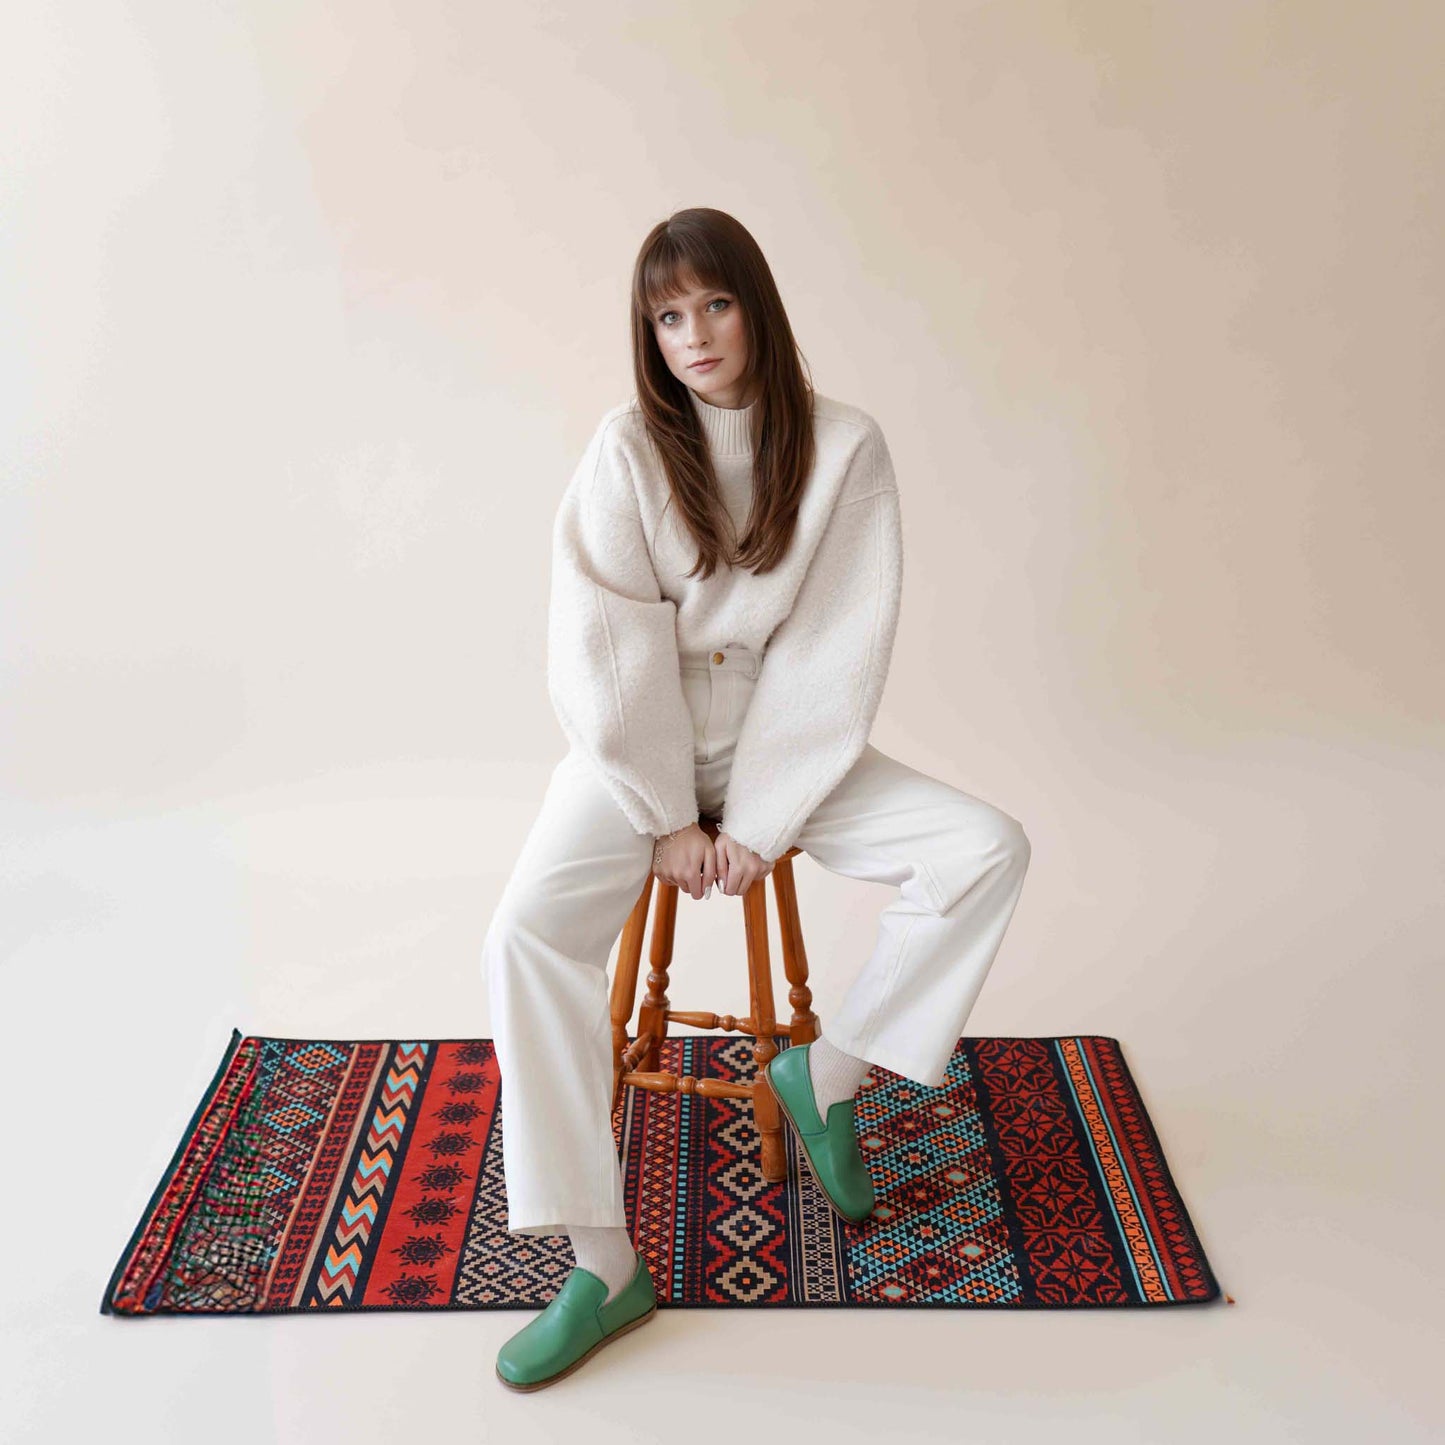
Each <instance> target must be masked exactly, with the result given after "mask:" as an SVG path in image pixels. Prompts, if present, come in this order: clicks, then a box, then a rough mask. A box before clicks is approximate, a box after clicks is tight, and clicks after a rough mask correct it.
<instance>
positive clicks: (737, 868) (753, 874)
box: [716, 832, 773, 897]
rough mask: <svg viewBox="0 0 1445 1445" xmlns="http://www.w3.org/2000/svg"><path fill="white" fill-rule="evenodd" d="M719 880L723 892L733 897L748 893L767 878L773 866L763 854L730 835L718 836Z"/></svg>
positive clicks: (722, 834)
mask: <svg viewBox="0 0 1445 1445" xmlns="http://www.w3.org/2000/svg"><path fill="white" fill-rule="evenodd" d="M716 851H717V878H718V882H719V883H720V884H721V885H722V891H723V892H724V893H728V894H731V895H733V896H734V897H736V896H738V895H739V894H742V893H746V892H747V891H748V889H749V888H751V887H752V886H753V884H754V883H756V882H757V881H758V879H759V878H766V877H767V876H768V874H769V873H771V872H772V871H773V865H772V864H771V863H769V862H768V860H767V859H766V858H764V857H762V856H761V854H758V853H754V852H753V850H752V849H751V848H749V847H746V846H745V845H744V844H742V843H739V842H738V840H737V839H736V838H734V837H733V836H732V834H730V833H723V832H719V833H718V835H717V850H716Z"/></svg>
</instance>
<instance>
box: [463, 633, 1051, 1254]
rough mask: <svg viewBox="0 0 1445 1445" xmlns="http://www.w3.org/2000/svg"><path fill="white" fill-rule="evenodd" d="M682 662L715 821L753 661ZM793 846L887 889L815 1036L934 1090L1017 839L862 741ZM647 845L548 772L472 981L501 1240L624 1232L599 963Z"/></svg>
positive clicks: (1009, 898) (592, 782) (990, 944)
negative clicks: (480, 997) (858, 959)
mask: <svg viewBox="0 0 1445 1445" xmlns="http://www.w3.org/2000/svg"><path fill="white" fill-rule="evenodd" d="M719 658H720V660H718V661H715V660H714V659H719ZM681 663H682V683H683V692H684V695H685V696H686V698H687V701H688V707H689V710H690V711H691V713H692V718H693V741H694V758H695V762H696V766H697V787H698V802H699V806H700V809H701V811H702V812H704V813H708V814H712V815H718V814H720V813H721V812H722V803H723V799H724V795H725V792H726V788H727V779H728V775H729V771H730V768H731V763H732V754H733V747H734V745H735V743H736V741H737V735H738V731H739V729H740V728H741V726H742V720H743V717H744V716H745V714H746V711H747V705H748V702H749V699H750V697H751V694H752V690H753V687H754V684H755V680H756V678H757V675H758V668H759V666H760V664H761V655H760V654H758V653H756V652H754V651H752V650H750V649H748V648H743V647H728V648H724V649H722V650H721V651H720V652H713V653H697V654H693V653H684V654H683V655H682V658H681ZM796 842H797V846H798V847H799V848H801V849H802V850H803V851H804V852H806V853H807V854H808V855H809V856H810V857H812V858H815V859H816V860H817V861H818V862H819V863H821V864H822V865H823V867H825V868H827V869H829V870H830V871H832V872H834V873H837V874H840V875H843V876H846V877H849V878H859V879H865V880H868V881H870V882H874V883H887V884H892V885H894V886H895V887H896V888H897V889H898V893H897V896H896V897H895V898H893V899H892V900H891V901H890V902H889V903H888V904H887V905H886V906H885V907H884V908H883V910H882V912H881V914H880V917H879V926H878V935H877V939H876V942H875V943H874V945H873V949H872V952H871V954H870V956H869V957H868V959H867V961H866V962H865V963H864V964H863V966H862V968H861V970H860V971H859V973H858V975H857V977H856V978H855V979H854V981H853V983H852V985H851V986H850V987H849V989H848V990H847V992H846V994H845V995H844V998H843V1001H842V1003H841V1005H840V1007H839V1008H838V1010H837V1011H836V1013H834V1014H832V1015H830V1016H829V1017H827V1018H825V1019H823V1021H822V1023H823V1034H824V1036H825V1037H826V1038H827V1039H828V1040H829V1041H830V1042H831V1043H833V1044H834V1045H836V1046H837V1047H838V1048H840V1049H842V1050H844V1051H845V1052H846V1053H849V1054H853V1055H855V1056H856V1057H858V1058H860V1059H865V1060H867V1061H868V1062H869V1063H871V1064H879V1065H881V1066H882V1067H883V1068H886V1069H889V1070H892V1071H893V1072H894V1073H897V1074H901V1075H903V1076H904V1077H906V1078H909V1079H912V1080H913V1081H914V1082H916V1083H918V1084H922V1085H925V1086H928V1087H937V1086H939V1085H941V1084H942V1083H943V1082H944V1080H945V1077H946V1071H947V1068H948V1063H949V1060H950V1059H951V1058H952V1056H953V1052H954V1048H955V1045H956V1044H957V1042H958V1040H959V1038H960V1037H961V1036H962V1033H963V1027H964V1023H965V1021H966V1020H967V1018H968V1015H969V1013H970V1011H971V1010H972V1008H973V1004H974V1000H975V999H976V998H977V996H978V993H979V990H980V989H981V988H982V987H983V982H984V978H985V977H986V975H987V973H988V970H989V968H990V966H991V965H992V963H993V960H994V957H995V955H996V954H997V952H998V949H999V945H1000V944H1001V943H1002V941H1003V936H1004V931H1005V929H1006V928H1007V927H1008V924H1009V920H1010V919H1011V917H1012V916H1013V912H1014V907H1015V905H1016V904H1017V902H1018V898H1019V894H1020V891H1021V890H1022V888H1023V881H1024V874H1025V871H1026V870H1027V868H1028V863H1029V853H1030V847H1029V841H1028V838H1027V836H1026V835H1025V833H1024V830H1023V828H1022V826H1021V825H1020V824H1019V823H1018V822H1017V820H1015V819H1014V818H1012V817H1010V816H1009V815H1008V814H1007V813H1005V812H1003V811H1002V810H1000V809H999V808H997V807H994V806H993V805H992V804H990V803H986V802H984V801H982V800H981V799H979V798H975V797H972V796H970V795H969V794H968V793H965V792H962V791H961V790H960V789H958V788H955V787H953V786H951V785H950V784H948V783H944V782H941V781H939V780H938V779H936V778H932V777H929V776H928V775H927V774H926V773H922V772H919V771H917V770H916V769H914V768H910V767H908V766H907V765H906V764H904V763H901V762H898V761H897V760H896V759H894V758H891V757H888V756H887V755H886V754H884V753H882V752H880V751H878V749H876V748H874V747H873V746H872V745H871V744H870V745H867V746H866V747H865V748H864V751H863V754H862V756H861V757H860V758H859V759H858V761H857V762H856V763H855V764H854V766H853V767H852V768H851V769H850V770H849V771H848V773H847V774H846V775H845V776H844V778H843V780H842V782H840V783H839V784H838V786H837V787H836V788H835V789H834V790H833V791H832V792H831V793H830V794H829V795H828V796H827V797H826V798H825V799H824V800H823V802H822V803H821V804H819V806H818V807H817V808H816V809H815V810H814V812H813V813H812V814H811V815H810V816H809V818H808V821H807V823H806V824H805V825H804V828H803V831H802V833H801V834H800V835H799V836H798V838H797V840H796ZM652 848H653V840H652V839H651V838H650V837H647V836H644V835H642V834H639V833H637V832H635V831H634V830H633V828H632V825H631V824H630V823H629V822H628V820H627V818H626V816H625V815H624V814H623V812H622V810H621V809H620V808H619V807H618V806H617V803H616V802H615V800H614V799H613V797H612V795H611V794H610V793H609V792H608V790H607V788H606V786H605V785H604V784H603V782H602V781H601V779H600V778H599V777H598V776H597V775H596V773H595V772H594V770H593V768H592V765H591V764H590V762H589V761H588V760H587V759H586V758H585V756H584V755H582V754H581V753H579V752H577V751H576V750H575V749H574V750H572V751H570V752H568V753H567V755H566V756H565V757H563V759H562V761H561V762H560V763H558V764H557V766H556V768H555V769H554V771H553V773H552V777H551V780H550V782H549V784H548V786H547V790H546V793H545V795H544V797H543V799H542V805H541V808H540V811H539V812H538V814H537V818H536V821H535V822H534V824H533V826H532V828H531V831H530V832H529V833H528V835H527V838H526V841H525V842H524V843H523V845H522V849H521V852H520V854H519V855H518V858H517V861H516V863H515V865H514V867H513V870H512V874H511V877H510V878H509V880H508V882H507V884H506V887H505V888H504V890H503V893H502V896H501V899H500V901H499V902H498V905H497V907H496V909H495V911H494V913H493V915H492V919H491V923H490V925H489V927H488V929H487V934H486V938H485V940H484V942H483V945H482V969H483V973H484V976H485V978H486V983H487V991H488V999H489V1003H490V1009H491V1024H492V1037H493V1044H494V1047H495V1050H496V1057H497V1063H498V1066H499V1069H500V1072H501V1080H502V1163H503V1169H504V1172H505V1175H506V1186H507V1215H508V1218H507V1223H508V1229H509V1231H510V1232H511V1233H513V1234H531V1235H551V1234H564V1233H566V1232H567V1229H568V1226H570V1225H579V1226H580V1225H594V1226H596V1225H618V1226H623V1227H625V1226H626V1224H627V1217H626V1213H625V1209H624V1203H623V1187H622V1174H621V1168H620V1165H619V1161H618V1158H617V1146H616V1143H615V1141H614V1139H613V1135H612V1065H613V1060H612V1023H611V1014H610V999H609V994H610V985H609V980H608V974H607V966H608V961H609V958H610V956H611V951H612V947H613V945H614V944H615V943H616V942H617V940H618V936H619V934H620V933H621V930H622V925H623V924H624V923H625V922H626V921H627V917H628V915H629V913H631V911H632V908H633V906H634V904H635V903H636V902H637V898H638V894H639V892H640V891H641V889H642V885H643V883H644V882H645V881H646V879H647V875H648V873H649V871H650V870H651V867H652ZM755 886H758V887H762V886H764V883H763V882H759V883H758V884H757V885H755ZM714 906H715V905H714Z"/></svg>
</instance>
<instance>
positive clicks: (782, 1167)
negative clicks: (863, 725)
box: [611, 814, 819, 1184]
mask: <svg viewBox="0 0 1445 1445" xmlns="http://www.w3.org/2000/svg"><path fill="white" fill-rule="evenodd" d="M720 821H721V820H720V819H718V818H715V817H711V816H709V815H707V814H704V815H703V816H702V817H700V818H699V819H698V825H699V826H700V827H701V828H702V830H703V831H704V832H705V833H706V834H707V835H708V837H709V838H711V839H712V840H713V841H714V842H716V841H717V834H718V827H719V823H720ZM801 851H802V850H801V849H800V848H796V847H794V848H789V849H788V851H787V852H786V853H784V854H782V855H781V856H780V857H779V858H777V859H776V860H775V861H774V863H773V871H772V872H771V873H770V874H769V875H768V877H770V878H771V879H772V880H773V896H774V898H775V899H776V901H777V905H778V923H779V933H780V936H781V938H782V944H783V967H784V970H785V971H786V973H787V978H788V984H789V988H788V1002H789V1004H791V1006H792V1018H791V1020H790V1021H789V1022H788V1023H787V1024H786V1025H784V1026H782V1027H781V1028H780V1026H779V1024H778V1021H777V1019H776V1017H775V1016H774V1011H773V1010H774V1005H773V968H772V959H771V955H770V952H769V947H768V895H767V888H766V884H767V881H768V879H767V878H760V879H758V880H757V882H755V883H753V884H752V885H751V886H750V887H749V888H748V889H747V891H746V892H745V893H744V894H743V895H742V899H741V901H742V906H743V922H744V926H745V928H746V931H747V957H748V1014H747V1017H746V1018H737V1017H735V1016H734V1015H732V1014H718V1013H712V1012H707V1011H701V1010H686V1009H674V1008H670V1007H669V1006H668V1005H669V1000H668V997H667V989H668V984H669V982H670V980H669V978H668V970H669V969H670V967H671V965H672V948H673V940H674V937H675V933H676V926H677V893H678V889H677V885H676V884H675V883H664V882H662V881H661V880H659V879H658V878H657V877H656V875H655V874H653V873H652V872H650V871H649V873H648V875H647V878H646V880H645V881H644V883H643V885H642V891H641V892H640V893H639V894H638V897H637V902H636V903H635V904H634V905H633V908H632V912H631V914H630V915H629V916H628V919H627V922H626V923H625V924H624V925H623V928H622V938H621V944H620V946H619V949H618V955H617V973H616V976H615V977H614V978H613V981H612V994H611V1012H612V1058H613V1067H612V1106H613V1108H614V1109H616V1107H617V1103H618V1101H619V1100H620V1098H621V1097H622V1090H623V1089H624V1088H628V1087H630V1088H634V1089H651V1090H653V1091H655V1092H657V1093H678V1094H701V1095H703V1096H704V1097H705V1098H713V1099H716V1098H732V1099H751V1100H752V1102H753V1119H754V1122H755V1123H756V1125H757V1129H758V1133H759V1135H760V1136H761V1140H762V1160H761V1167H762V1174H763V1178H764V1179H766V1180H767V1181H768V1182H769V1183H771V1184H775V1183H777V1182H778V1181H779V1180H781V1179H785V1178H786V1177H787V1173H788V1163H787V1153H786V1151H785V1150H784V1147H783V1121H782V1116H781V1114H780V1113H779V1111H778V1101H777V1099H776V1098H775V1097H774V1095H773V1091H772V1089H771V1088H770V1087H769V1086H768V1082H767V1078H766V1076H765V1075H764V1072H763V1070H764V1067H765V1066H766V1065H767V1063H768V1061H769V1060H770V1059H772V1058H774V1057H776V1055H777V1053H778V1046H777V1045H776V1044H775V1043H774V1042H773V1036H774V1035H775V1034H777V1033H779V1032H783V1033H786V1034H787V1035H788V1038H789V1040H790V1041H791V1042H792V1043H794V1044H809V1043H812V1042H813V1041H814V1040H815V1039H816V1038H817V1037H818V1034H819V1023H818V1016H817V1014H815V1013H814V1012H813V993H812V990H811V989H810V988H809V987H808V958H807V953H806V951H805V950H804V948H803V930H802V925H801V922H800V920H799V917H798V895H797V891H796V889H795V887H794V883H793V859H794V858H795V857H797V855H798V854H799V853H800V852H801ZM654 884H656V888H654V886H653V885H654ZM654 896H655V901H654ZM649 904H651V912H652V941H651V948H650V950H649V953H648V961H649V963H650V964H651V971H650V972H649V973H648V975H647V994H646V996H645V997H644V998H643V1000H642V1007H641V1008H640V1009H639V1010H638V1015H637V1030H636V1037H635V1038H633V1039H631V1040H630V1041H629V1037H628V1035H629V1025H630V1023H631V1020H632V1010H633V1006H634V1004H635V1003H636V1000H637V974H638V969H639V965H640V964H641V960H642V946H643V942H644V939H645V937H646V934H647V918H648V911H649ZM673 1020H676V1021H677V1022H678V1023H680V1024H686V1025H688V1026H689V1027H691V1028H696V1029H711V1030H725V1031H730V1032H736V1033H745V1034H751V1035H752V1036H753V1059H754V1061H755V1063H756V1065H757V1067H756V1071H755V1077H754V1082H753V1083H751V1084H737V1083H733V1082H731V1081H729V1080H727V1079H698V1078H694V1077H693V1076H692V1075H691V1074H682V1075H679V1074H673V1073H668V1072H667V1071H666V1070H663V1069H661V1068H659V1064H660V1063H661V1045H662V1041H663V1040H664V1039H665V1038H666V1037H667V1026H668V1024H669V1023H670V1022H671V1021H673Z"/></svg>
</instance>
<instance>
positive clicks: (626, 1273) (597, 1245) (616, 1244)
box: [567, 1224, 637, 1304]
mask: <svg viewBox="0 0 1445 1445" xmlns="http://www.w3.org/2000/svg"><path fill="white" fill-rule="evenodd" d="M567 1238H568V1239H570V1240H571V1241H572V1252H573V1253H574V1254H575V1255H576V1256H577V1263H578V1264H580V1265H581V1266H582V1268H583V1269H586V1270H590V1271H591V1272H592V1273H593V1274H595V1275H596V1276H597V1278H598V1279H600V1280H601V1281H602V1282H603V1284H605V1285H606V1286H607V1299H608V1300H610V1299H613V1298H615V1297H616V1296H617V1294H618V1293H619V1292H620V1291H621V1290H622V1289H623V1288H624V1287H625V1286H626V1285H628V1284H629V1283H630V1282H631V1280H632V1276H633V1275H634V1274H635V1273H636V1272H637V1251H636V1250H634V1249H633V1247H632V1237H631V1235H629V1234H628V1232H627V1231H626V1230H625V1229H624V1228H623V1227H622V1226H621V1225H620V1224H619V1225H610V1226H609V1225H602V1226H598V1227H596V1228H593V1227H592V1226H590V1225H574V1224H569V1225H568V1226H567ZM606 1302H607V1301H606V1300H604V1301H603V1303H604V1304H605V1303H606Z"/></svg>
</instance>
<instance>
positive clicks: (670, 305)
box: [652, 288, 748, 408]
mask: <svg viewBox="0 0 1445 1445" xmlns="http://www.w3.org/2000/svg"><path fill="white" fill-rule="evenodd" d="M652 332H653V335H654V336H656V337H657V345H658V349H659V350H660V351H661V352H662V355H663V357H664V359H665V360H666V362H667V365H668V368H669V369H670V370H671V372H672V374H673V375H674V376H675V377H677V378H678V379H679V380H680V381H681V382H682V383H683V384H684V385H685V386H689V387H691V388H692V390H693V391H695V392H696V393H697V394H698V396H700V397H701V398H702V399H703V400H704V401H706V402H710V403H711V404H712V405H713V406H725V407H729V408H733V407H740V406H742V405H744V397H743V377H744V376H745V374H746V372H747V367H748V343H747V337H746V336H745V335H744V333H743V314H742V311H741V310H740V308H739V306H738V299H737V297H736V296H734V295H733V294H732V292H731V291H712V290H706V289H702V288H697V289H694V290H691V291H686V292H684V293H682V294H681V295H678V296H672V297H669V298H668V300H666V301H664V302H662V303H661V304H660V305H659V306H658V307H656V309H655V310H654V311H653V313H652ZM704 359H707V360H711V361H712V362H713V364H712V365H711V366H695V365H694V364H693V363H695V362H699V361H703V360H704Z"/></svg>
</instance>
